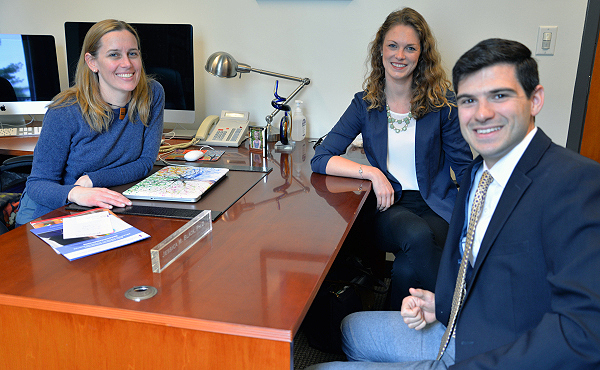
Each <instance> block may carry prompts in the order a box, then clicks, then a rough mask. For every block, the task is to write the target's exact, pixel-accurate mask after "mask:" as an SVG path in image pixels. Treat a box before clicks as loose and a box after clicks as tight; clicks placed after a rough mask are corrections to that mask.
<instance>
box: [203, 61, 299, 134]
mask: <svg viewBox="0 0 600 370" xmlns="http://www.w3.org/2000/svg"><path fill="white" fill-rule="evenodd" d="M204 69H205V70H206V72H208V73H210V74H211V75H213V76H217V77H225V78H231V77H235V76H236V75H237V73H238V72H239V73H240V78H242V73H249V72H256V73H260V74H263V75H268V76H273V77H277V78H283V79H286V80H292V81H296V82H300V86H298V87H297V88H296V90H294V91H293V92H292V93H291V94H290V96H289V97H288V98H287V99H286V100H285V101H284V102H283V103H282V104H281V105H285V104H287V103H288V102H290V101H291V100H292V99H293V98H294V96H296V95H297V94H298V93H299V92H300V90H302V88H303V87H304V86H306V85H308V84H310V79H308V78H300V77H294V76H288V75H284V74H281V73H277V72H269V71H265V70H262V69H257V68H252V67H250V66H249V65H247V64H243V63H238V62H237V61H236V60H235V59H234V58H233V57H232V56H231V54H229V53H226V52H224V51H218V52H216V53H213V54H212V55H211V56H210V57H208V60H207V61H206V66H204ZM279 111H280V109H277V108H276V109H275V110H274V111H273V113H271V114H269V115H268V116H267V117H266V118H265V120H266V121H267V127H266V132H267V140H268V141H277V139H275V140H273V139H272V137H271V123H272V122H273V117H275V115H276V114H277V113H278V112H279ZM273 137H275V135H273Z"/></svg>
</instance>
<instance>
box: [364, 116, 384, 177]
mask: <svg viewBox="0 0 600 370" xmlns="http://www.w3.org/2000/svg"><path fill="white" fill-rule="evenodd" d="M367 114H368V115H369V122H370V124H371V129H372V132H373V137H374V138H377V140H373V142H377V143H379V145H375V146H374V147H373V157H374V158H375V160H376V161H377V163H376V165H377V167H379V168H380V169H381V170H382V172H383V173H385V174H387V172H388V170H387V146H388V130H387V118H386V112H385V110H383V111H379V110H377V109H371V110H370V111H368V113H367Z"/></svg>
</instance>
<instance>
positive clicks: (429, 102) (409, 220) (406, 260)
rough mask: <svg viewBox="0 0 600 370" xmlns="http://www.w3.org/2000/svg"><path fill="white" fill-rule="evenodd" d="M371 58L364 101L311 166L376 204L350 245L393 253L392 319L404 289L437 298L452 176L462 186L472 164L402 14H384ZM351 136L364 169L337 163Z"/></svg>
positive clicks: (445, 97) (359, 99)
mask: <svg viewBox="0 0 600 370" xmlns="http://www.w3.org/2000/svg"><path fill="white" fill-rule="evenodd" d="M370 50H371V53H370V63H371V73H370V76H369V77H368V78H367V79H366V81H365V83H364V91H362V92H359V93H357V94H356V95H355V96H354V99H353V100H352V103H351V104H350V107H348V109H347V110H346V112H345V113H344V114H343V115H342V117H341V118H340V120H339V121H338V123H337V124H336V125H335V126H334V127H333V129H332V130H331V132H330V133H329V134H328V135H327V137H326V138H325V140H323V143H322V144H321V145H320V146H318V147H317V149H316V151H315V156H314V157H313V159H312V162H311V164H312V169H313V171H314V172H317V173H325V174H329V175H337V176H346V177H354V178H362V179H365V180H370V181H371V182H372V185H373V193H374V195H373V193H371V196H370V197H369V199H368V200H367V202H366V203H365V205H364V206H363V209H362V210H361V213H360V215H359V217H358V218H357V221H356V223H355V226H354V227H353V230H352V231H353V233H351V234H350V235H349V236H350V237H349V239H350V242H358V243H360V244H361V245H363V246H364V241H367V240H373V241H374V242H375V243H376V245H377V247H378V248H379V249H381V250H383V251H386V252H392V253H394V255H395V256H396V258H395V261H394V264H393V268H392V294H391V309H393V310H399V309H400V306H401V303H402V299H403V298H404V297H405V296H406V295H408V288H410V287H419V288H425V289H430V290H431V291H433V289H434V288H435V281H436V277H437V270H438V266H439V261H440V256H441V252H442V247H443V245H444V242H445V239H446V234H447V232H448V222H449V220H450V216H451V214H452V208H453V207H454V201H455V199H456V194H457V187H456V185H455V183H454V181H453V180H452V178H451V174H450V167H452V169H453V170H454V172H455V174H456V177H457V180H458V181H460V179H461V177H462V173H463V170H464V169H465V167H466V166H467V165H468V164H469V163H470V162H471V160H472V158H473V157H472V153H471V150H470V149H469V146H468V144H467V143H466V142H465V141H464V139H463V137H462V135H461V133H460V128H459V125H458V118H457V109H456V105H455V101H454V94H453V93H452V92H451V91H450V89H449V86H450V82H449V81H448V80H447V78H446V75H445V72H444V70H443V68H442V67H441V63H440V59H441V58H440V55H439V53H438V51H437V50H436V46H435V39H434V37H433V34H432V33H431V31H430V29H429V26H428V25H427V23H426V22H425V20H424V19H423V17H422V16H421V15H420V14H419V13H417V12H416V11H415V10H413V9H410V8H404V9H401V10H399V11H395V12H393V13H391V14H390V15H388V17H387V19H386V21H385V22H384V23H383V25H382V26H381V27H380V29H379V31H378V32H377V35H376V36H375V39H374V40H373V42H371V45H370ZM358 134H362V138H363V146H364V150H365V154H366V156H367V159H368V161H369V164H370V166H369V165H364V164H359V163H356V162H353V161H351V160H349V159H347V158H344V157H341V156H340V155H342V154H344V153H345V151H346V148H347V147H348V145H350V143H351V142H352V141H353V140H354V139H355V138H356V136H357V135H358ZM352 235H355V236H356V238H353V237H352ZM352 239H355V240H352ZM356 239H359V240H356Z"/></svg>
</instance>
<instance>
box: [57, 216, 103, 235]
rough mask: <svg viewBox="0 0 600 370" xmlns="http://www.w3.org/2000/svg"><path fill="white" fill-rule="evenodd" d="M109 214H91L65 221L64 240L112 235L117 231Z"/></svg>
mask: <svg viewBox="0 0 600 370" xmlns="http://www.w3.org/2000/svg"><path fill="white" fill-rule="evenodd" d="M109 216H110V215H109V213H108V212H97V213H90V214H87V215H82V216H74V217H65V218H64V219H63V239H73V238H85V237H89V236H97V235H106V234H111V233H113V232H114V231H115V230H114V228H113V226H112V223H111V221H110V217H109Z"/></svg>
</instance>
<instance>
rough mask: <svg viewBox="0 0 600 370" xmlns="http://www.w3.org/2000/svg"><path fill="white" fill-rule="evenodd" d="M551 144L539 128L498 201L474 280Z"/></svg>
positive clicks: (482, 246)
mask: <svg viewBox="0 0 600 370" xmlns="http://www.w3.org/2000/svg"><path fill="white" fill-rule="evenodd" d="M550 144H551V140H550V138H548V136H546V134H544V132H543V131H542V130H541V129H539V128H538V132H537V133H536V134H535V136H534V137H533V139H532V140H531V143H529V146H528V147H527V149H526V150H525V152H524V153H523V156H522V157H521V159H520V160H519V162H518V163H517V165H516V166H515V169H514V170H513V173H512V174H511V176H510V178H509V179H508V183H507V184H506V187H505V188H504V191H503V192H502V196H501V197H500V200H499V201H498V205H497V206H496V210H495V211H494V215H493V216H492V219H491V220H490V223H489V225H488V228H487V230H486V232H485V235H484V237H483V240H482V241H481V247H480V249H479V253H478V255H477V260H476V261H475V267H474V270H473V279H476V276H477V273H478V271H479V269H480V267H481V266H482V265H483V263H484V261H485V258H486V257H487V255H488V253H489V251H490V248H491V247H492V245H493V244H494V241H495V240H496V238H497V237H498V234H499V233H500V231H501V230H502V227H503V226H504V224H506V221H507V220H508V218H509V217H510V215H511V214H512V212H513V210H514V209H515V207H516V206H517V204H518V203H519V200H520V199H521V197H522V196H523V194H524V193H525V191H526V190H527V188H528V187H529V186H530V185H531V181H532V180H531V178H529V176H528V175H527V174H528V172H529V171H530V170H531V169H532V168H534V167H535V166H536V165H537V164H538V163H539V161H540V159H541V158H542V156H543V155H544V153H545V152H546V150H548V147H549V146H550Z"/></svg>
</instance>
